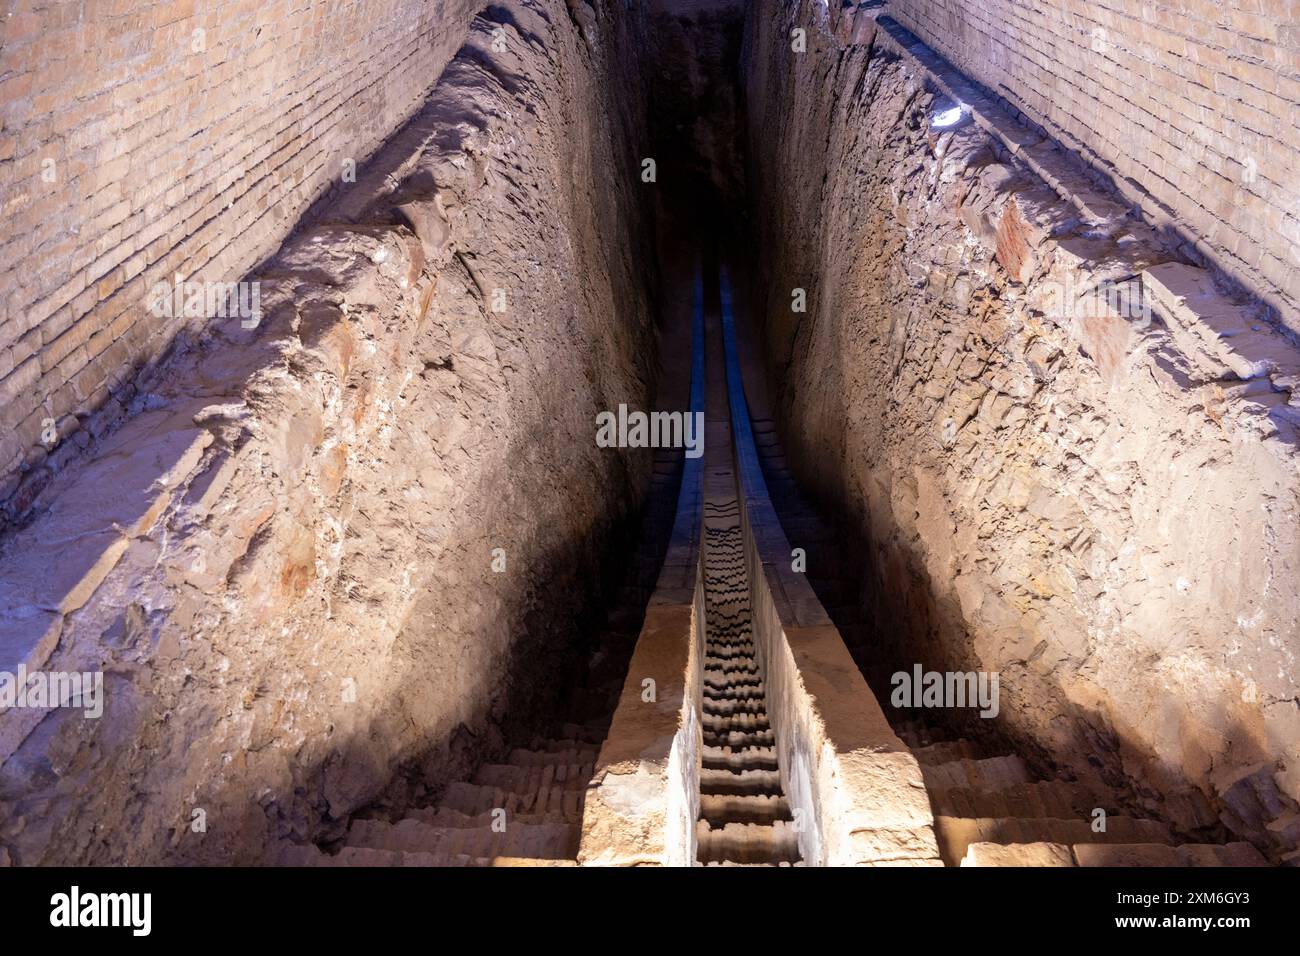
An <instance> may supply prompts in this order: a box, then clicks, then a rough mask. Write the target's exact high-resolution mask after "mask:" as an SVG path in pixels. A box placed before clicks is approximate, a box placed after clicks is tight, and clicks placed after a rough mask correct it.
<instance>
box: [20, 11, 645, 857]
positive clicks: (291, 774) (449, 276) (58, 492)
mask: <svg viewBox="0 0 1300 956" xmlns="http://www.w3.org/2000/svg"><path fill="white" fill-rule="evenodd" d="M616 13H621V8H620V9H619V10H618V11H615V10H614V9H613V8H612V7H607V6H606V5H604V4H597V5H596V6H595V7H593V6H592V5H589V4H587V3H583V2H576V3H574V4H572V5H571V6H568V7H566V6H565V5H564V4H561V3H558V2H552V0H506V2H503V3H500V4H496V5H493V6H492V7H490V8H488V9H487V10H486V11H485V12H484V13H483V14H482V15H481V16H480V17H478V18H477V19H476V20H475V21H474V22H473V24H472V26H471V29H470V33H469V36H468V38H467V40H466V43H465V46H464V48H463V49H462V50H461V52H460V54H459V55H458V56H457V57H456V58H455V59H454V61H453V62H452V63H451V64H450V65H449V66H448V67H447V68H446V70H445V71H444V73H443V76H442V79H441V81H440V83H439V85H438V87H437V89H436V91H435V93H434V94H433V96H432V97H431V99H430V101H429V105H428V106H427V107H426V109H425V110H424V111H423V112H422V113H421V114H419V115H418V116H417V117H416V119H415V120H414V121H413V122H412V124H411V125H410V126H409V127H408V128H407V129H406V130H404V131H403V132H402V133H401V134H399V135H398V136H397V137H396V138H395V139H394V140H393V141H392V143H391V144H390V146H389V147H388V148H386V150H385V151H384V152H383V153H382V154H381V156H380V157H379V158H378V159H377V160H376V162H375V165H374V167H373V168H375V169H376V170H377V172H376V173H375V174H374V175H371V176H369V177H363V178H362V180H361V181H360V182H359V183H358V184H357V185H356V187H355V188H354V189H353V190H352V192H351V193H350V194H348V195H346V196H345V197H343V199H342V200H341V202H340V203H339V204H338V205H337V206H336V207H335V208H333V209H330V210H327V211H326V215H325V218H324V219H323V220H322V221H319V222H317V223H316V224H315V225H313V226H311V227H309V228H306V229H304V230H302V231H301V232H300V233H299V234H298V235H297V236H296V237H295V238H293V239H291V240H290V241H289V242H288V243H286V245H285V246H284V247H283V248H282V249H281V250H280V252H279V253H278V254H277V255H276V256H275V257H274V259H273V260H272V261H270V262H269V263H268V264H267V265H266V266H265V267H264V268H263V269H261V270H259V271H258V272H257V273H256V274H254V275H252V276H249V279H255V280H258V281H260V282H261V292H262V305H263V309H264V311H265V315H264V317H263V319H262V322H261V324H260V326H258V327H257V328H255V329H245V328H243V327H241V325H240V323H239V322H238V320H229V321H223V322H218V323H215V324H212V325H210V326H208V327H207V328H205V329H203V330H202V331H201V332H199V333H196V334H194V335H192V336H189V337H187V338H184V339H182V340H180V341H179V342H178V343H177V345H176V347H175V348H174V350H173V354H172V356H171V357H170V359H168V360H167V361H166V362H165V363H163V364H162V365H161V366H160V367H159V368H157V369H156V370H154V372H153V373H152V374H151V375H150V376H149V377H147V378H145V379H142V380H141V381H140V382H139V384H138V386H137V387H136V388H135V389H134V390H133V391H134V392H135V394H134V398H133V406H132V408H131V410H130V411H131V413H132V414H131V416H130V418H129V420H128V421H127V422H126V423H125V424H124V425H122V426H121V427H120V428H118V429H117V430H116V431H115V432H113V433H111V434H107V435H99V436H95V441H94V442H93V443H91V446H90V450H89V453H88V457H89V459H90V460H88V461H86V462H85V463H83V464H81V465H80V466H77V467H74V468H70V469H69V470H68V471H66V472H65V473H64V474H62V475H61V476H60V477H59V478H58V479H57V480H56V481H55V482H54V483H53V484H52V485H51V486H50V487H49V488H48V489H47V490H46V491H45V492H44V493H43V496H42V498H41V500H40V501H38V502H37V503H36V505H37V506H36V508H35V512H34V513H35V515H36V517H35V520H34V521H33V522H31V523H30V524H29V525H28V526H27V527H26V528H25V529H22V530H20V531H18V532H17V533H16V534H14V535H11V536H10V537H9V539H8V540H7V541H6V542H4V546H3V554H0V582H2V583H0V621H2V622H3V623H2V624H0V648H3V651H4V659H3V661H0V668H2V669H6V670H10V671H12V670H14V669H16V667H17V666H18V665H19V664H20V663H22V664H25V665H26V666H27V667H29V668H31V669H36V668H41V669H44V670H64V671H71V670H78V671H82V670H86V671H94V670H101V669H102V670H103V671H104V672H105V674H106V688H105V697H106V704H105V710H104V714H103V716H102V717H101V718H100V719H97V720H95V719H85V718H84V717H83V716H82V713H81V711H79V710H71V709H62V710H57V711H53V712H50V713H48V714H47V713H44V712H41V711H33V710H30V709H27V710H10V711H8V712H5V713H3V714H0V744H3V748H2V749H0V761H3V768H2V769H0V856H4V857H5V858H6V859H8V860H10V861H12V862H18V863H23V864H34V863H99V864H117V863H154V862H179V861H205V862H218V861H239V862H251V861H256V860H259V859H271V858H273V855H274V853H275V851H276V849H277V847H278V846H279V845H280V843H281V842H282V841H285V840H287V839H290V838H291V839H292V840H294V841H305V840H325V839H330V838H331V836H339V835H341V833H342V829H341V828H342V826H343V825H344V821H346V819H347V817H348V815H349V814H350V812H351V811H353V810H355V809H356V808H357V807H360V806H363V805H365V804H366V803H367V802H368V801H371V800H373V799H375V797H376V795H377V794H378V793H379V791H380V790H381V789H382V788H384V787H385V786H386V785H388V783H389V781H390V780H392V779H393V777H394V775H395V773H397V772H398V771H399V769H401V768H407V769H408V771H409V768H411V767H419V768H420V770H419V772H420V774H421V775H422V781H421V784H422V785H423V786H427V787H431V788H436V787H437V786H438V785H439V784H440V783H441V782H445V781H446V780H447V779H451V778H453V777H454V776H458V775H464V774H465V773H466V772H467V770H468V769H469V768H470V767H471V766H472V765H473V764H475V763H476V762H477V761H478V760H479V759H482V758H483V757H484V756H491V755H494V754H501V753H503V752H504V740H505V739H506V738H507V737H509V736H510V735H511V732H512V728H511V726H510V721H514V722H516V723H520V722H523V723H526V721H527V719H528V718H529V715H531V714H534V713H536V712H538V711H539V710H541V709H544V708H545V707H546V706H548V705H549V704H550V703H552V702H553V701H554V699H555V698H556V696H557V695H558V694H559V692H560V689H561V688H562V687H563V686H564V680H565V675H566V673H567V669H568V668H571V667H572V666H573V664H574V661H573V660H572V657H571V655H569V654H566V653H565V648H566V647H567V646H568V644H569V642H570V641H571V640H572V638H573V636H574V633H573V630H572V622H573V621H574V620H575V619H580V618H581V615H582V612H583V610H584V608H585V607H587V606H588V604H589V602H590V600H591V598H592V597H593V591H594V590H595V589H596V588H597V586H598V585H599V583H600V582H601V581H602V580H603V578H605V577H608V575H606V574H605V573H604V567H603V565H602V560H601V559H602V556H603V555H604V554H605V553H606V551H607V549H608V548H609V547H610V545H611V543H612V542H613V540H614V538H615V537H616V533H617V532H618V530H619V529H620V528H621V527H622V525H623V524H624V523H625V522H626V519H628V518H629V516H630V515H631V514H632V513H633V511H634V510H635V508H636V506H637V504H638V500H639V497H640V495H642V494H643V493H644V489H645V487H646V486H647V484H648V482H649V472H650V458H649V455H648V453H646V452H642V453H640V454H639V455H638V454H637V453H626V452H619V451H617V450H612V449H600V448H597V447H596V445H595V442H594V438H593V428H594V426H593V422H594V417H595V414H596V412H598V411H601V410H605V409H610V408H616V407H617V406H618V404H619V403H620V402H626V403H627V404H629V405H630V406H632V407H641V408H644V407H646V403H647V397H648V396H649V395H651V394H652V393H653V391H652V390H653V387H654V377H655V373H654V371H653V369H654V367H655V362H654V360H655V338H654V329H653V323H652V321H651V318H650V316H651V310H650V308H649V305H648V302H647V296H646V288H647V282H646V273H645V269H644V266H645V259H646V256H645V254H644V250H643V249H641V248H640V247H639V245H638V241H637V239H636V237H637V236H638V235H639V234H640V233H641V232H642V231H644V230H641V229H640V225H641V224H640V220H639V214H640V199H639V197H638V196H637V195H636V194H635V193H633V192H632V190H633V189H634V188H635V187H636V185H637V183H638V181H637V178H636V177H635V175H634V163H633V159H632V158H633V157H636V156H639V155H644V152H645V151H644V147H643V144H641V143H640V142H639V139H640V137H641V135H642V132H641V126H642V124H641V123H640V122H639V121H638V120H637V119H636V118H635V117H634V116H632V115H630V114H628V113H626V112H624V110H625V107H626V104H639V103H641V102H643V96H642V95H641V92H640V91H639V89H637V88H636V84H637V83H638V80H637V79H636V76H635V73H634V71H633V70H631V69H628V66H629V64H632V63H634V62H635V58H636V45H635V44H634V42H633V37H632V36H631V35H630V34H629V33H628V32H627V31H628V30H629V29H631V28H632V27H631V21H630V20H628V19H627V18H622V17H620V16H617V15H616ZM578 487H581V488H582V489H583V491H582V493H581V494H575V493H574V489H575V488H578ZM507 715H509V719H507Z"/></svg>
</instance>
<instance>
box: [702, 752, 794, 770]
mask: <svg viewBox="0 0 1300 956" xmlns="http://www.w3.org/2000/svg"><path fill="white" fill-rule="evenodd" d="M701 761H702V764H703V767H704V769H705V770H731V771H739V770H775V769H777V762H776V748H775V747H750V748H749V749H747V750H732V749H731V748H730V747H705V748H704V753H703V755H702V758H701Z"/></svg>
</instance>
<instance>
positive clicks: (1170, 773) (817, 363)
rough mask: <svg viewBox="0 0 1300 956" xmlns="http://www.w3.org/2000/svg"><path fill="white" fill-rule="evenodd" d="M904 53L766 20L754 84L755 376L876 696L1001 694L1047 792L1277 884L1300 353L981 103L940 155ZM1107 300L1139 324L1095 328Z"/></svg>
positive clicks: (1293, 666) (1295, 728) (914, 65)
mask: <svg viewBox="0 0 1300 956" xmlns="http://www.w3.org/2000/svg"><path fill="white" fill-rule="evenodd" d="M858 15H859V17H865V16H867V13H866V11H865V10H859V11H858ZM797 27H802V28H805V29H807V49H806V51H805V52H796V51H795V50H794V49H792V47H793V46H795V45H796V44H793V43H792V42H791V30H793V29H795V28H797ZM900 32H901V31H895V32H889V31H887V30H886V28H885V26H884V25H883V21H882V25H881V26H880V27H877V26H875V24H874V23H871V22H867V23H863V24H856V25H855V24H845V23H843V22H840V23H837V24H835V25H832V24H831V23H830V22H828V20H827V17H826V15H825V13H824V12H822V8H820V7H819V6H818V5H817V4H812V3H809V4H778V3H773V2H765V3H757V4H754V5H751V7H750V9H749V13H748V20H747V24H746V38H745V49H744V55H743V62H744V66H745V84H746V108H747V111H748V128H749V130H750V136H749V143H748V145H749V151H750V152H749V156H748V164H749V165H748V175H749V185H750V189H751V209H752V210H753V215H754V222H755V230H756V236H755V244H756V247H757V248H758V249H759V250H761V257H762V258H761V261H762V264H763V272H762V278H761V279H759V280H758V284H759V286H760V288H759V289H758V290H757V292H758V293H759V295H760V301H763V302H765V306H764V311H763V323H764V330H765V332H766V335H767V356H766V357H767V364H768V370H769V375H770V378H771V380H772V382H773V383H774V385H775V386H776V387H777V389H778V394H779V416H780V421H781V426H782V434H783V439H784V442H785V445H786V448H787V449H788V451H789V453H790V457H791V466H792V468H793V469H794V471H795V473H796V475H797V476H798V477H799V479H800V480H801V481H802V482H803V483H804V484H805V486H806V487H808V488H809V489H810V490H812V491H813V492H815V494H816V496H817V497H818V498H819V499H820V501H821V502H822V504H823V505H824V506H826V507H827V508H828V510H831V511H833V512H834V513H837V514H840V515H842V516H844V517H845V521H844V525H845V527H846V529H847V535H848V537H850V538H852V539H853V540H855V541H856V542H857V543H858V544H859V545H860V548H861V550H860V553H862V554H863V564H862V568H861V592H860V597H861V601H862V603H863V605H864V606H865V607H866V608H867V610H868V612H869V615H870V620H871V622H872V624H873V626H874V628H875V632H876V637H877V641H878V643H879V648H880V659H881V664H882V666H881V668H880V669H879V673H876V674H873V675H871V676H872V679H873V684H874V685H875V686H876V690H877V693H878V695H880V698H881V700H882V703H883V702H886V701H887V700H888V697H889V690H890V685H889V673H890V671H891V670H895V669H897V670H908V671H910V670H911V668H912V665H913V664H914V663H917V662H920V663H922V664H924V665H925V666H926V667H927V668H930V669H938V670H960V671H994V672H998V673H999V674H1000V680H1001V718H1000V720H999V722H998V726H999V728H1000V731H999V732H1001V733H1004V734H1006V735H1008V736H1010V737H1012V738H1014V739H1015V742H1016V743H1018V744H1019V745H1020V746H1021V747H1022V748H1023V749H1024V750H1025V752H1027V753H1029V754H1031V755H1035V754H1036V755H1037V759H1038V760H1039V762H1040V763H1042V764H1044V765H1045V766H1047V767H1050V768H1055V769H1056V770H1058V771H1059V772H1061V773H1063V774H1066V775H1081V774H1101V775H1103V776H1104V777H1106V778H1107V779H1108V780H1111V781H1112V782H1115V783H1128V784H1131V793H1132V794H1133V799H1134V800H1135V801H1137V802H1139V803H1140V804H1142V805H1144V806H1145V807H1146V808H1147V809H1148V810H1149V811H1151V812H1154V813H1157V814H1162V815H1164V816H1166V817H1168V818H1170V819H1171V820H1172V821H1173V822H1174V823H1176V824H1178V825H1180V826H1183V827H1185V828H1187V829H1189V830H1191V829H1195V828H1197V827H1204V826H1219V825H1220V824H1221V825H1224V826H1226V827H1227V828H1228V829H1230V830H1231V831H1233V832H1235V833H1237V834H1240V835H1241V836H1243V837H1245V838H1247V839H1250V840H1252V841H1254V842H1255V843H1256V844H1257V845H1260V846H1261V847H1262V848H1266V849H1269V850H1271V851H1273V852H1275V853H1285V852H1287V851H1288V850H1290V849H1293V848H1294V846H1295V842H1296V837H1297V831H1298V827H1297V820H1298V818H1297V816H1296V808H1297V804H1296V800H1297V798H1300V693H1298V692H1297V683H1296V673H1297V662H1296V653H1297V649H1300V634H1298V633H1297V621H1298V620H1300V514H1298V510H1300V509H1298V507H1297V503H1298V498H1300V469H1298V468H1297V464H1298V462H1300V458H1298V457H1297V449H1296V446H1297V431H1296V429H1297V424H1300V391H1297V390H1296V386H1297V382H1300V378H1298V377H1297V372H1298V371H1300V352H1297V350H1296V348H1295V345H1294V343H1293V342H1292V341H1291V340H1290V339H1288V338H1287V337H1286V336H1285V335H1284V334H1283V333H1281V332H1279V331H1278V330H1277V329H1276V328H1274V327H1272V326H1270V325H1269V324H1268V323H1267V321H1266V320H1265V318H1264V317H1263V313H1262V312H1261V311H1260V309H1259V307H1258V305H1257V304H1255V303H1253V302H1252V301H1250V300H1248V299H1245V298H1243V297H1241V296H1239V295H1236V294H1234V293H1230V292H1225V291H1223V289H1222V288H1220V287H1218V286H1216V284H1215V279H1214V277H1213V276H1211V275H1210V274H1208V273H1206V272H1204V271H1202V270H1201V269H1198V268H1194V267H1192V266H1191V265H1188V264H1186V263H1185V261H1182V259H1181V257H1180V255H1179V254H1178V252H1177V250H1176V249H1175V248H1171V247H1170V246H1169V245H1168V244H1166V240H1165V237H1163V236H1161V235H1158V234H1157V233H1156V232H1154V231H1153V230H1152V229H1151V228H1148V227H1147V226H1146V225H1144V224H1143V222H1142V221H1141V220H1140V219H1139V218H1138V217H1137V216H1136V215H1130V214H1127V213H1126V210H1125V208H1124V207H1123V204H1122V203H1119V201H1118V199H1117V198H1116V197H1112V196H1111V195H1110V194H1108V193H1107V192H1106V191H1105V187H1104V184H1101V183H1099V182H1097V181H1095V180H1093V179H1090V178H1088V177H1087V176H1086V175H1085V174H1084V173H1083V172H1082V171H1080V170H1079V169H1077V168H1076V167H1075V166H1074V165H1073V164H1072V163H1071V161H1070V158H1069V157H1068V156H1065V155H1063V154H1061V153H1060V151H1059V150H1056V149H1055V147H1054V146H1053V144H1051V143H1050V142H1044V141H1042V139H1041V137H1039V136H1035V135H1032V134H1030V133H1029V132H1028V131H1026V130H1023V129H1020V128H1018V127H1016V126H1015V124H1014V122H1012V121H1011V120H1010V118H1009V117H1006V116H1005V115H1003V114H998V113H997V111H996V109H995V108H994V107H993V105H992V104H990V103H988V102H987V101H985V100H982V99H981V98H979V97H978V96H977V95H974V94H973V91H969V90H968V89H965V88H963V89H964V90H965V92H966V93H972V95H971V98H970V99H969V100H967V99H966V96H965V95H963V96H962V97H961V98H962V99H963V100H965V101H967V102H970V103H974V104H976V113H978V114H979V115H978V116H975V115H972V114H971V113H970V111H966V112H964V113H963V114H962V116H961V117H960V119H958V121H957V122H956V123H955V124H954V125H952V126H951V127H941V126H936V125H935V117H936V115H937V114H942V113H943V112H945V111H947V110H949V109H950V108H951V107H953V106H954V101H953V100H952V99H949V98H947V97H945V96H943V95H941V94H940V93H939V92H938V91H939V90H940V89H941V88H942V87H941V86H939V85H937V84H936V82H935V81H934V76H935V74H934V73H933V72H932V71H933V70H934V69H942V68H943V66H944V65H943V64H941V63H938V64H936V63H935V62H934V61H932V60H931V61H929V62H928V65H927V66H926V67H923V66H922V64H921V62H920V61H918V59H917V56H918V55H920V56H922V57H923V58H924V51H923V50H921V49H920V48H919V47H909V46H908V43H909V42H910V41H909V40H908V39H907V38H906V37H903V39H902V40H901V41H900V40H899V39H897V37H896V34H897V33H900ZM948 79H949V80H951V81H952V82H953V83H956V84H959V85H960V83H961V78H960V77H953V76H951V75H949V77H948ZM1035 170H1038V172H1035ZM1043 171H1050V173H1051V175H1050V176H1047V177H1045V176H1044V175H1043ZM1045 179H1046V181H1045ZM1106 282H1111V283H1119V284H1120V287H1121V288H1123V289H1125V290H1128V292H1127V293H1126V294H1131V295H1133V296H1134V297H1135V298H1134V299H1133V301H1135V302H1138V303H1139V304H1141V303H1145V305H1146V306H1148V307H1149V312H1146V313H1145V314H1144V312H1143V310H1142V309H1141V308H1134V307H1133V305H1132V302H1128V303H1127V304H1126V300H1122V299H1113V300H1109V301H1106V302H1105V304H1104V305H1097V304H1096V300H1092V304H1091V305H1089V304H1087V303H1086V302H1085V303H1084V304H1082V305H1081V304H1080V302H1079V299H1080V297H1082V298H1083V299H1084V300H1087V299H1088V296H1087V293H1088V292H1089V291H1090V290H1093V289H1096V288H1099V287H1101V285H1102V284H1103V283H1106ZM796 289H802V290H804V291H805V293H806V298H807V309H806V311H804V312H800V311H796V310H795V308H794V306H795V302H796V297H795V292H794V290H796ZM796 543H797V542H796ZM809 560H810V562H811V561H815V560H816V556H815V555H809ZM963 713H966V712H963ZM974 722H975V723H980V722H979V721H978V720H974Z"/></svg>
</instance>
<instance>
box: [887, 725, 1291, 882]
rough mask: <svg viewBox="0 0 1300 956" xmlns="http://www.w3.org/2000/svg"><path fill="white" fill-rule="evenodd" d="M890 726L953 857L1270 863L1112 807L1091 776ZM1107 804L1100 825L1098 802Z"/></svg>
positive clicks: (1001, 862)
mask: <svg viewBox="0 0 1300 956" xmlns="http://www.w3.org/2000/svg"><path fill="white" fill-rule="evenodd" d="M894 732H895V733H897V734H898V736H899V737H900V738H902V740H903V741H904V742H905V743H906V744H907V745H908V746H909V747H910V748H911V750H912V753H913V754H914V755H915V756H916V758H917V760H918V761H919V762H920V764H921V772H922V775H923V776H924V778H925V786H926V790H927V791H928V792H929V794H930V803H931V806H932V808H933V810H934V829H935V836H936V837H937V838H938V841H939V852H940V854H941V856H942V857H943V860H944V863H946V864H947V865H948V866H1267V865H1268V862H1267V861H1266V860H1265V859H1264V857H1263V856H1262V855H1261V854H1260V852H1259V851H1258V850H1256V849H1255V848H1254V847H1253V846H1251V845H1250V844H1249V843H1227V844H1213V843H1195V844H1187V843H1184V844H1180V843H1179V842H1178V839H1177V838H1176V837H1175V836H1174V835H1173V834H1172V833H1171V832H1170V830H1169V828H1168V827H1167V826H1165V824H1163V823H1161V822H1159V821H1157V820H1148V819H1141V818H1135V817H1128V816H1124V815H1122V814H1118V813H1115V812H1112V811H1113V809H1114V808H1115V807H1117V806H1119V805H1120V802H1119V800H1118V799H1117V797H1116V795H1115V794H1113V793H1108V792H1107V790H1106V788H1104V787H1103V786H1102V785H1101V784H1099V783H1096V782H1092V781H1077V782H1075V781H1062V780H1039V779H1036V778H1035V777H1034V775H1033V774H1032V773H1031V772H1030V771H1029V769H1028V768H1027V767H1026V766H1025V764H1024V762H1023V761H1022V760H1021V759H1020V758H1019V757H1017V756H1015V755H1013V754H991V753H988V752H986V750H985V749H984V747H982V746H981V745H980V744H977V743H975V742H972V741H969V740H965V739H962V738H956V739H953V738H949V737H947V736H946V735H945V734H944V732H943V731H941V730H939V729H937V728H936V727H934V726H932V725H929V724H927V723H924V722H921V721H919V720H915V719H902V720H898V721H896V722H895V723H894ZM1098 808H1099V809H1102V810H1105V811H1106V816H1105V821H1104V822H1105V829H1104V830H1099V829H1094V825H1095V824H1094V811H1095V810H1096V809H1098Z"/></svg>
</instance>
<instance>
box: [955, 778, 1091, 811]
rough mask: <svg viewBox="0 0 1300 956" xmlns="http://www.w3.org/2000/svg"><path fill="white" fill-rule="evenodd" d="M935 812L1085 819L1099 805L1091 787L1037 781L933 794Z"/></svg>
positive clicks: (1062, 782) (1057, 781)
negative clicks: (997, 787) (1000, 788)
mask: <svg viewBox="0 0 1300 956" xmlns="http://www.w3.org/2000/svg"><path fill="white" fill-rule="evenodd" d="M931 803H932V804H933V806H934V812H935V813H936V814H939V815H940V816H945V817H1074V816H1077V817H1081V818H1086V817H1087V816H1088V815H1089V814H1091V812H1092V810H1093V809H1094V808H1095V807H1098V806H1103V807H1104V806H1105V805H1104V804H1102V803H1099V802H1098V800H1097V796H1096V795H1095V794H1092V793H1091V792H1090V791H1089V788H1086V787H1083V786H1081V785H1079V784H1075V783H1066V782H1065V781H1062V780H1037V781H1034V782H1033V783H1021V784H1016V785H1015V786H1012V787H1006V788H1004V789H1002V790H975V789H971V788H969V787H959V788H956V789H953V790H945V791H935V792H933V793H932V794H931Z"/></svg>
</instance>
